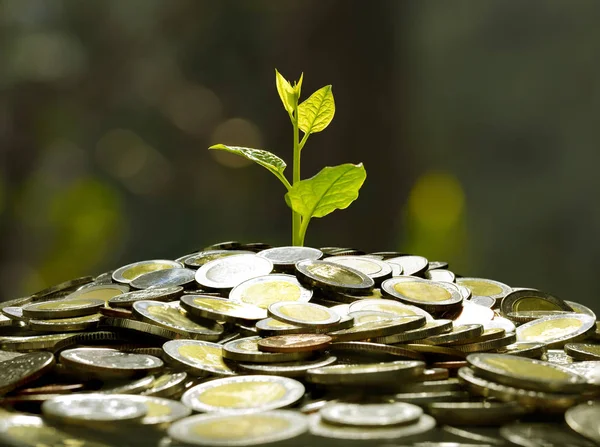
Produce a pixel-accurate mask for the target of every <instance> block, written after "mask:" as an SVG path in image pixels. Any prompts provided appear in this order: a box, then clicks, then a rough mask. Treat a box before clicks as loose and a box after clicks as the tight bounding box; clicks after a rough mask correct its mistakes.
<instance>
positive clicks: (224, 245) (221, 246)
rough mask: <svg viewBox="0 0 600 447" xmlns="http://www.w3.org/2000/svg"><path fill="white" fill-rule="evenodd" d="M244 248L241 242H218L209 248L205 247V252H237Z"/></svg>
mask: <svg viewBox="0 0 600 447" xmlns="http://www.w3.org/2000/svg"><path fill="white" fill-rule="evenodd" d="M241 246H242V244H241V242H238V241H223V242H217V243H216V244H212V245H209V246H208V247H204V248H203V250H204V251H207V250H237V249H238V248H240V247H241Z"/></svg>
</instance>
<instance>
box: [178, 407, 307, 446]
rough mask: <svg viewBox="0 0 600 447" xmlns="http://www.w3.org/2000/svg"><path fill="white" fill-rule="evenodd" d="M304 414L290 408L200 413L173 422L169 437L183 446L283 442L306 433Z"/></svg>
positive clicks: (246, 444)
mask: <svg viewBox="0 0 600 447" xmlns="http://www.w3.org/2000/svg"><path fill="white" fill-rule="evenodd" d="M307 429H308V422H307V419H306V416H304V415H302V414H300V413H298V412H294V411H289V410H273V411H266V412H263V413H256V414H244V415H221V414H202V415H197V416H191V417H189V418H185V419H181V420H179V421H177V422H175V423H174V424H173V425H171V427H169V429H168V434H169V437H170V438H172V439H174V440H175V441H176V442H181V443H183V444H185V445H203V446H204V445H210V446H248V445H263V444H267V443H272V442H278V441H286V440H290V439H293V438H295V437H297V436H300V435H301V434H303V433H305V432H306V431H307Z"/></svg>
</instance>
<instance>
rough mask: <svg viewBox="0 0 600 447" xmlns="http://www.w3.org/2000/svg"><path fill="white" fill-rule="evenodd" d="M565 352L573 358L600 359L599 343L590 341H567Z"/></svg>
mask: <svg viewBox="0 0 600 447" xmlns="http://www.w3.org/2000/svg"><path fill="white" fill-rule="evenodd" d="M565 353H567V354H568V355H570V356H571V357H573V358H574V359H575V360H600V345H594V344H591V343H567V344H566V345H565Z"/></svg>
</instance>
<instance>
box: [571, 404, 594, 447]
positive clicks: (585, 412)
mask: <svg viewBox="0 0 600 447" xmlns="http://www.w3.org/2000/svg"><path fill="white" fill-rule="evenodd" d="M599 420H600V403H599V402H593V403H590V402H588V403H585V404H580V405H577V406H576V407H571V408H569V409H568V410H567V412H566V413H565V421H566V422H567V424H568V425H569V427H571V429H573V431H575V432H577V433H579V434H580V435H582V436H585V437H586V438H588V439H589V440H591V441H594V442H595V443H597V444H600V430H599V429H598V421H599Z"/></svg>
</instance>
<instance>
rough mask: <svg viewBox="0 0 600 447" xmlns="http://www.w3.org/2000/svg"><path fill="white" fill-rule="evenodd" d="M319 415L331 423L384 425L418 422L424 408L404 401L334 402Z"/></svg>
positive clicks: (369, 425)
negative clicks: (375, 402)
mask: <svg viewBox="0 0 600 447" xmlns="http://www.w3.org/2000/svg"><path fill="white" fill-rule="evenodd" d="M319 415H320V416H321V418H322V419H323V421H325V422H327V423H329V424H338V425H356V426H359V427H382V426H386V425H387V426H389V425H407V424H412V423H414V422H417V421H418V420H419V419H420V417H421V416H422V415H423V410H422V409H421V407H418V406H416V405H412V404H408V403H403V402H395V403H382V404H349V403H342V402H333V403H330V404H327V405H325V406H324V407H323V408H322V409H321V410H320V411H319Z"/></svg>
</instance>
